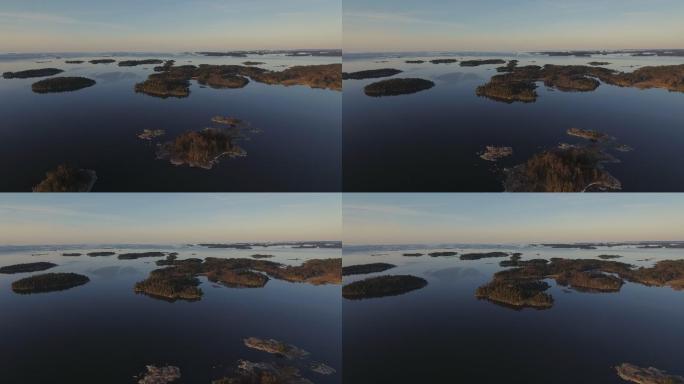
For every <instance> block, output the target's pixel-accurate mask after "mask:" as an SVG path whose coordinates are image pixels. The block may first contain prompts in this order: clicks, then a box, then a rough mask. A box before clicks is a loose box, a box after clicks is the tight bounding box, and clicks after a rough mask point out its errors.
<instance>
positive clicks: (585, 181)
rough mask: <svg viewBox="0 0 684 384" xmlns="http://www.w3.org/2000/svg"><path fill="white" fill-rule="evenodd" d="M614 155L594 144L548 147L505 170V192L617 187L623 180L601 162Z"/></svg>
mask: <svg viewBox="0 0 684 384" xmlns="http://www.w3.org/2000/svg"><path fill="white" fill-rule="evenodd" d="M614 161H615V158H613V157H612V156H610V155H608V154H606V153H605V152H603V151H601V150H600V149H597V148H581V147H574V146H570V147H567V148H557V149H552V150H547V151H544V152H542V153H538V154H536V155H534V156H533V157H532V158H531V159H529V160H527V162H525V163H523V164H521V165H517V166H515V167H513V168H511V169H507V170H505V180H504V189H505V190H506V191H507V192H585V191H618V190H620V189H622V184H621V183H620V181H619V180H618V179H616V178H615V177H613V175H611V174H610V173H608V172H607V171H606V170H605V169H603V164H604V163H606V162H614Z"/></svg>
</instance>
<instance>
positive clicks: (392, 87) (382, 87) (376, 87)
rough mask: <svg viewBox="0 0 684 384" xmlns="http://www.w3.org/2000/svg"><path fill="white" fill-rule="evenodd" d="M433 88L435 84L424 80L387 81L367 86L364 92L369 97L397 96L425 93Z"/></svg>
mask: <svg viewBox="0 0 684 384" xmlns="http://www.w3.org/2000/svg"><path fill="white" fill-rule="evenodd" d="M434 86H435V83H433V82H432V81H430V80H424V79H416V78H406V79H389V80H383V81H379V82H377V83H373V84H370V85H367V86H366V87H365V88H364V92H365V93H366V95H368V96H371V97H382V96H399V95H408V94H412V93H417V92H420V91H425V90H427V89H430V88H432V87H434Z"/></svg>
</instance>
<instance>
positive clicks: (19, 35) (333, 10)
mask: <svg viewBox="0 0 684 384" xmlns="http://www.w3.org/2000/svg"><path fill="white" fill-rule="evenodd" d="M341 13H342V12H341V5H340V0H289V1H280V0H258V1H254V0H193V1H185V0H145V1H137V0H119V1H112V2H105V1H98V2H93V1H89V0H59V1H26V0H3V1H2V2H1V3H0V53H7V52H16V53H32V52H116V51H118V52H136V51H144V52H183V51H190V52H195V51H202V50H241V49H245V50H246V49H306V48H311V49H333V48H337V49H339V48H341V44H342V14H341Z"/></svg>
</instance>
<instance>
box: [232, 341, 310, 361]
mask: <svg viewBox="0 0 684 384" xmlns="http://www.w3.org/2000/svg"><path fill="white" fill-rule="evenodd" d="M243 342H244V343H245V346H246V347H247V348H251V349H255V350H257V351H262V352H266V353H270V354H274V355H278V356H282V357H284V358H286V359H290V360H294V359H302V358H305V357H307V356H308V355H309V352H307V351H305V350H303V349H301V348H299V347H296V346H294V345H290V344H286V343H283V342H282V341H278V340H275V339H260V338H258V337H248V338H246V339H244V340H243Z"/></svg>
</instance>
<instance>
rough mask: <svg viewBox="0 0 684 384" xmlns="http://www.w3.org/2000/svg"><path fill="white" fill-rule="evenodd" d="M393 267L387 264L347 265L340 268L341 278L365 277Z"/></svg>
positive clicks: (393, 266)
mask: <svg viewBox="0 0 684 384" xmlns="http://www.w3.org/2000/svg"><path fill="white" fill-rule="evenodd" d="M395 267H396V265H394V264H388V263H371V264H360V265H348V266H346V267H342V276H350V275H365V274H368V273H376V272H383V271H386V270H388V269H392V268H395Z"/></svg>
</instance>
